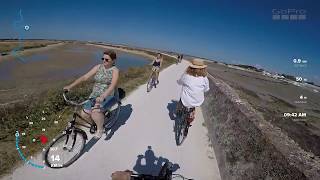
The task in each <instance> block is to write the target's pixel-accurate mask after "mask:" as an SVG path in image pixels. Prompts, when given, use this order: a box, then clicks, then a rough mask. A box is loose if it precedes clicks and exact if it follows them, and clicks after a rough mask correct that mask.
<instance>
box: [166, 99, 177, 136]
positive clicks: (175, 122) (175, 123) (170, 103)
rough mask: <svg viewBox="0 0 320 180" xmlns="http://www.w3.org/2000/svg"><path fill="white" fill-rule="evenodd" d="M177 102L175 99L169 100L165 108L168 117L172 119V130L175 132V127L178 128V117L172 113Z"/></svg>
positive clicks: (174, 111)
mask: <svg viewBox="0 0 320 180" xmlns="http://www.w3.org/2000/svg"><path fill="white" fill-rule="evenodd" d="M178 103H179V102H178V101H176V100H171V102H169V103H168V105H167V109H168V111H169V117H170V119H171V120H172V121H174V124H173V132H175V133H176V131H177V129H178V125H179V122H178V121H179V119H178V118H177V117H176V116H175V115H174V114H175V113H176V109H177V104H178Z"/></svg>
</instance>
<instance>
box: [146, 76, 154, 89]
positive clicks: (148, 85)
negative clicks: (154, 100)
mask: <svg viewBox="0 0 320 180" xmlns="http://www.w3.org/2000/svg"><path fill="white" fill-rule="evenodd" d="M152 87H153V77H151V78H150V79H149V81H148V83H147V92H150V91H151V90H152Z"/></svg>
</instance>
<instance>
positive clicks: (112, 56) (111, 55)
mask: <svg viewBox="0 0 320 180" xmlns="http://www.w3.org/2000/svg"><path fill="white" fill-rule="evenodd" d="M103 54H105V55H109V56H110V57H111V59H112V60H115V59H117V54H116V53H115V52H114V51H112V50H106V51H104V52H103Z"/></svg>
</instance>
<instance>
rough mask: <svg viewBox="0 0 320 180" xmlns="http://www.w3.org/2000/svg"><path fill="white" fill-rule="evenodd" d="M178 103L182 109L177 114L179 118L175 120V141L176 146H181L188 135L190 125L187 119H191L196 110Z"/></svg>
mask: <svg viewBox="0 0 320 180" xmlns="http://www.w3.org/2000/svg"><path fill="white" fill-rule="evenodd" d="M178 103H179V105H178V106H180V107H181V108H180V110H178V111H177V112H176V114H177V118H176V120H175V139H176V144H177V145H178V146H180V145H181V144H182V143H183V141H184V140H185V139H186V137H187V135H188V130H189V124H188V121H187V119H188V118H190V115H191V112H193V111H194V110H195V108H194V107H193V108H188V107H185V106H184V105H183V104H182V103H181V101H180V102H178Z"/></svg>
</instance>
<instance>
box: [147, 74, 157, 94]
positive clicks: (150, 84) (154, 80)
mask: <svg viewBox="0 0 320 180" xmlns="http://www.w3.org/2000/svg"><path fill="white" fill-rule="evenodd" d="M153 87H155V88H157V77H156V72H155V71H153V70H152V72H151V75H150V78H149V80H148V83H147V92H150V91H151V90H152V88H153Z"/></svg>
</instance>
